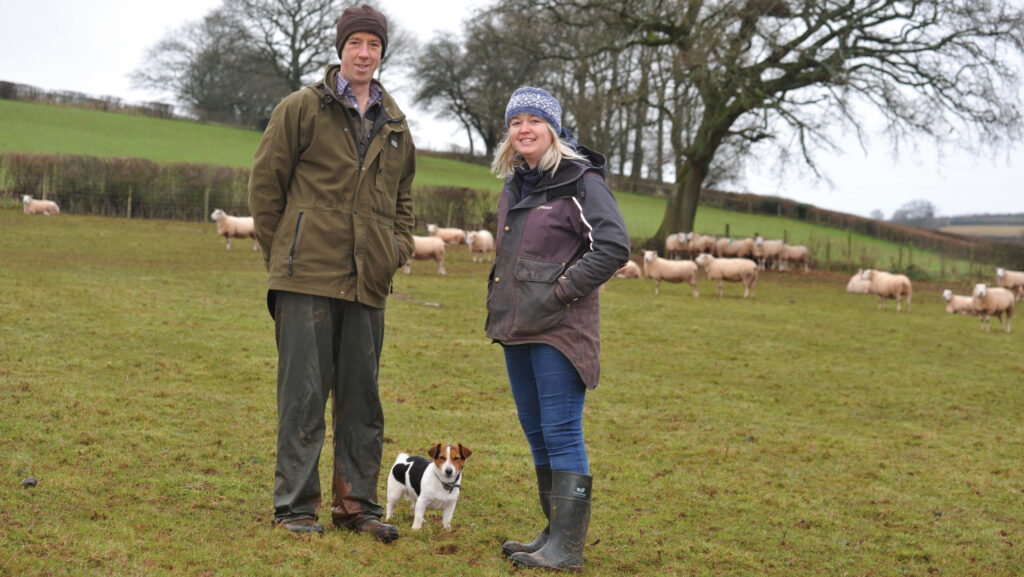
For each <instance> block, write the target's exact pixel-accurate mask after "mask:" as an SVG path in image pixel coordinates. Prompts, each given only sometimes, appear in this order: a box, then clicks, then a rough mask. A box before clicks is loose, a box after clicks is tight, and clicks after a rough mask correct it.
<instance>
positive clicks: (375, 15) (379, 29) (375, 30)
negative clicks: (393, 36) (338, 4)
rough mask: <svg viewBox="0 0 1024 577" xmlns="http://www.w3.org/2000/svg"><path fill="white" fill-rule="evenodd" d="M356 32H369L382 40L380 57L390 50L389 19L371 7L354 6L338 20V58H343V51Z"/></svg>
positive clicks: (346, 10) (364, 5) (347, 9)
mask: <svg viewBox="0 0 1024 577" xmlns="http://www.w3.org/2000/svg"><path fill="white" fill-rule="evenodd" d="M356 32H369V33H370V34H376V35H377V37H379V38H380V44H381V46H380V57H381V58H384V53H385V52H387V49H388V19H387V18H385V17H384V15H383V14H381V13H380V12H377V11H376V10H374V9H373V8H372V7H371V6H369V5H367V4H363V5H362V6H358V7H356V6H353V7H352V8H346V9H345V11H344V12H342V13H341V18H338V38H337V40H335V45H336V47H337V48H338V57H339V58H340V57H341V49H342V48H343V47H344V46H345V41H346V40H348V37H349V36H351V35H353V34H355V33H356Z"/></svg>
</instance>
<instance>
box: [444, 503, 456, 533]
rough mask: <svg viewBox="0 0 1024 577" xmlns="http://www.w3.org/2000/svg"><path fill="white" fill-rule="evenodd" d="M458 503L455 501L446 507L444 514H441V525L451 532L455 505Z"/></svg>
mask: <svg viewBox="0 0 1024 577" xmlns="http://www.w3.org/2000/svg"><path fill="white" fill-rule="evenodd" d="M457 504H458V502H457V501H455V500H454V499H453V500H452V501H451V502H449V503H448V504H447V505H445V506H444V512H443V513H442V514H441V525H442V526H443V527H444V528H445V529H447V530H449V531H451V530H452V515H454V514H455V505H457Z"/></svg>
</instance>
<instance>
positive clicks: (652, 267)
mask: <svg viewBox="0 0 1024 577" xmlns="http://www.w3.org/2000/svg"><path fill="white" fill-rule="evenodd" d="M644 276H646V277H647V278H649V279H652V280H653V281H654V294H659V293H660V292H661V290H660V289H661V281H663V280H664V281H668V282H687V283H690V286H691V287H692V291H691V292H692V293H693V298H697V297H698V296H700V293H698V292H697V264H696V263H695V262H693V261H692V260H668V259H665V258H661V257H659V256H658V253H656V252H654V251H653V250H645V251H644Z"/></svg>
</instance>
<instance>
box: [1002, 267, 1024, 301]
mask: <svg viewBox="0 0 1024 577" xmlns="http://www.w3.org/2000/svg"><path fill="white" fill-rule="evenodd" d="M996 284H997V285H999V286H1000V287H1002V288H1004V289H1006V290H1008V291H1010V292H1012V293H1013V294H1014V300H1018V301H1019V300H1020V299H1021V297H1024V272H1020V271H1016V270H1006V269H1005V268H997V269H996Z"/></svg>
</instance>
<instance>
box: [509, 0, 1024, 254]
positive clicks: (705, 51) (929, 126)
mask: <svg viewBox="0 0 1024 577" xmlns="http://www.w3.org/2000/svg"><path fill="white" fill-rule="evenodd" d="M503 7H504V8H502V9H505V10H508V11H509V12H510V13H522V12H524V11H527V10H530V11H533V12H534V13H540V14H542V15H543V17H545V18H547V19H549V20H550V21H552V22H556V23H558V24H559V25H561V26H573V27H580V28H583V29H585V30H588V31H589V33H590V34H591V35H593V36H594V37H599V38H605V39H608V40H609V41H607V42H605V49H606V50H612V51H615V50H622V49H623V48H624V47H626V46H629V45H642V46H654V47H663V48H665V49H667V51H668V53H667V55H666V57H667V58H669V59H670V60H671V62H672V65H671V71H672V79H671V80H672V85H673V91H672V92H673V96H672V97H671V98H669V99H667V100H666V101H664V102H662V103H661V104H662V106H664V107H665V113H666V114H667V115H668V116H669V118H670V119H671V120H670V123H671V133H670V135H669V138H670V140H671V142H672V147H673V149H674V154H675V158H676V160H675V173H676V186H675V188H674V190H673V192H672V194H671V195H670V196H669V201H668V206H667V209H666V214H665V217H664V219H663V221H662V224H661V227H660V229H659V231H658V233H657V236H658V237H659V238H664V237H665V236H666V235H667V234H669V233H672V232H677V231H689V230H692V228H693V221H694V216H695V214H696V210H697V204H698V201H699V199H700V193H701V189H702V186H703V185H705V183H706V181H707V179H708V178H709V175H710V174H711V172H712V167H713V163H714V162H715V160H716V158H717V157H718V156H719V155H720V154H722V153H723V152H726V151H728V150H729V149H730V147H731V148H732V150H733V151H734V152H735V153H736V154H737V158H739V157H741V156H740V155H742V153H743V151H744V150H746V149H747V148H749V147H750V146H752V145H753V144H756V143H775V144H776V145H777V146H778V147H779V149H780V151H782V152H784V153H788V154H793V155H794V156H796V157H798V158H800V159H802V160H803V161H805V162H806V163H807V164H808V165H809V166H811V168H812V169H814V168H815V164H814V159H813V152H814V151H815V150H817V149H820V148H830V147H833V148H834V143H833V142H832V141H831V140H830V138H829V136H828V133H827V132H826V129H827V128H829V127H833V126H835V125H836V124H837V123H846V124H847V125H849V126H852V127H853V128H854V129H855V130H856V131H857V132H858V134H862V131H863V126H864V122H865V120H864V111H865V110H874V111H877V112H878V113H880V114H881V115H882V117H883V118H884V120H885V125H886V130H887V133H888V134H889V135H890V137H891V138H892V142H893V145H894V146H897V147H898V145H899V143H900V142H903V141H905V140H906V139H907V138H911V137H915V136H922V135H923V136H930V137H933V138H935V139H937V140H939V141H940V142H941V141H946V140H947V139H948V138H949V135H950V134H953V135H954V136H959V137H960V139H961V142H960V144H963V145H970V144H979V143H984V144H989V145H996V144H1000V143H1005V142H1006V141H1009V140H1015V139H1017V138H1019V137H1020V134H1021V127H1022V120H1021V102H1020V79H1019V76H1018V71H1017V70H1016V69H1015V68H1014V66H1013V63H1014V58H1015V57H1019V56H1020V55H1021V54H1022V53H1024V27H1022V22H1024V20H1022V13H1021V10H1020V9H1019V8H1018V7H1016V6H1014V5H1013V3H1012V1H1011V0H991V1H986V2H977V1H975V0H846V1H840V0H802V1H800V2H797V1H796V0H660V1H654V0H507V1H506V2H505V3H504V4H503ZM787 132H791V133H792V134H794V135H795V137H794V138H793V141H792V142H793V144H789V143H787V142H777V141H776V140H775V139H776V138H778V137H779V135H781V134H785V133H787Z"/></svg>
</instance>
